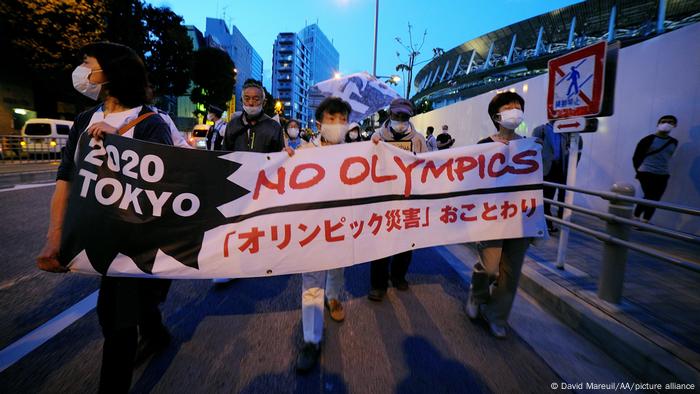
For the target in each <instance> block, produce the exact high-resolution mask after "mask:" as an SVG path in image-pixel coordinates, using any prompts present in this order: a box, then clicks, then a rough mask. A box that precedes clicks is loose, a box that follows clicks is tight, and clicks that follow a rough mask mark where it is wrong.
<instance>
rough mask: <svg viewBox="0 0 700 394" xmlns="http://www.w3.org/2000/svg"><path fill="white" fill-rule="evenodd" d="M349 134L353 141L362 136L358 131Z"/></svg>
mask: <svg viewBox="0 0 700 394" xmlns="http://www.w3.org/2000/svg"><path fill="white" fill-rule="evenodd" d="M348 134H349V135H350V139H351V140H356V139H357V137H358V136H359V135H360V133H359V132H357V131H351V132H349V133H348Z"/></svg>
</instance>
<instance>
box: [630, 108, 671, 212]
mask: <svg viewBox="0 0 700 394" xmlns="http://www.w3.org/2000/svg"><path fill="white" fill-rule="evenodd" d="M677 125H678V119H676V117H675V116H673V115H664V116H662V117H661V118H659V121H658V122H657V124H656V133H654V134H650V135H648V136H646V137H644V138H642V139H641V140H640V141H639V143H638V144H637V147H636V148H635V150H634V155H633V156H632V165H633V166H634V170H635V171H636V172H637V176H636V178H637V179H638V180H639V183H640V184H641V186H642V191H643V192H644V199H646V200H653V201H659V200H661V196H663V195H664V192H665V191H666V186H667V185H668V179H669V178H670V177H671V175H670V172H669V170H668V163H669V161H670V160H671V156H673V153H674V152H675V151H676V148H677V147H678V140H676V139H675V138H673V137H671V136H670V135H669V134H670V133H671V130H673V129H674V128H675V127H676V126H677ZM655 210H656V208H654V207H651V206H648V205H644V204H637V207H636V208H635V210H634V217H635V218H636V219H638V220H641V221H642V222H644V223H647V222H649V220H651V217H652V215H654V211H655Z"/></svg>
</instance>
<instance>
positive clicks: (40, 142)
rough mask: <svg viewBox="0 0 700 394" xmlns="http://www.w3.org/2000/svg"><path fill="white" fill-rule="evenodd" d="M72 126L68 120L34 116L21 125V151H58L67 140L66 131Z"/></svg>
mask: <svg viewBox="0 0 700 394" xmlns="http://www.w3.org/2000/svg"><path fill="white" fill-rule="evenodd" d="M71 126H73V122H71V121H70V120H62V119H46V118H35V119H29V120H28V121H27V122H26V123H25V124H24V126H22V132H21V136H22V137H23V138H22V140H21V141H20V145H21V147H22V151H23V152H27V153H30V154H31V153H59V152H61V148H62V147H63V146H65V145H66V141H68V133H69V132H70V128H71Z"/></svg>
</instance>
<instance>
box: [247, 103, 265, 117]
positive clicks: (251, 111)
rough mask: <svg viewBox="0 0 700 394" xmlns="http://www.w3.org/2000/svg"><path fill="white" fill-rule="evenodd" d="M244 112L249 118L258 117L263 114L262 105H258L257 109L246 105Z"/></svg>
mask: <svg viewBox="0 0 700 394" xmlns="http://www.w3.org/2000/svg"><path fill="white" fill-rule="evenodd" d="M243 111H245V113H246V114H247V115H248V116H258V115H260V113H261V112H262V105H258V106H257V107H249V106H247V105H244V106H243Z"/></svg>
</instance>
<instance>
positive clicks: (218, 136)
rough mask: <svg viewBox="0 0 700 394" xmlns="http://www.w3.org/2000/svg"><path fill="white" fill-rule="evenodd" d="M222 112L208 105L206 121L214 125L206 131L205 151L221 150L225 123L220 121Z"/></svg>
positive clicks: (214, 106)
mask: <svg viewBox="0 0 700 394" xmlns="http://www.w3.org/2000/svg"><path fill="white" fill-rule="evenodd" d="M223 114H224V110H222V109H221V108H219V107H217V106H216V105H210V106H209V111H208V112H207V120H209V121H210V122H214V124H213V125H212V126H211V127H210V128H209V131H207V150H221V146H222V145H223V141H224V131H226V122H224V120H223V119H221V116H222V115H223Z"/></svg>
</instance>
